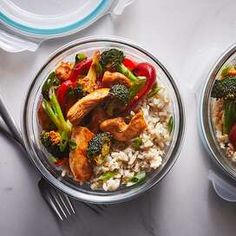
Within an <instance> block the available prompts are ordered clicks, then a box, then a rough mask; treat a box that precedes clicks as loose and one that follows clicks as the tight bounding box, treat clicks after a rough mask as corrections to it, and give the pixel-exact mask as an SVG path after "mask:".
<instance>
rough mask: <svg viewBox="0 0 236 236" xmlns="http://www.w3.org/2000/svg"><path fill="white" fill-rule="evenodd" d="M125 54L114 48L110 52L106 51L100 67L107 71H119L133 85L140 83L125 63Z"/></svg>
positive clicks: (102, 55) (102, 56)
mask: <svg viewBox="0 0 236 236" xmlns="http://www.w3.org/2000/svg"><path fill="white" fill-rule="evenodd" d="M123 60H124V53H123V52H122V51H121V50H118V49H116V48H112V49H110V50H108V51H104V52H103V53H102V54H101V58H100V65H101V66H102V67H103V68H104V69H107V70H111V71H119V72H120V73H122V74H124V75H125V76H126V77H128V78H129V79H130V80H131V81H132V82H133V84H137V83H139V80H140V79H139V78H138V77H136V76H135V75H134V74H133V73H132V72H131V71H130V70H129V69H128V68H127V67H126V66H125V65H124V64H123V63H122V61H123Z"/></svg>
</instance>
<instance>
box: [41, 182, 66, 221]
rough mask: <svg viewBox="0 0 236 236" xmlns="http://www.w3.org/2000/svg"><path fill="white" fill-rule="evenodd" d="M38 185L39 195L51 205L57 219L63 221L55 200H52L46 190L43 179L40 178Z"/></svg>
mask: <svg viewBox="0 0 236 236" xmlns="http://www.w3.org/2000/svg"><path fill="white" fill-rule="evenodd" d="M38 186H39V190H40V193H41V196H42V197H43V198H44V200H45V201H46V202H47V204H48V205H49V207H51V209H52V210H53V211H54V212H55V213H56V214H57V216H58V217H59V219H60V220H61V221H63V217H62V215H61V213H60V211H59V210H58V207H57V206H56V204H55V201H53V200H52V197H51V194H49V192H48V191H47V189H46V187H45V185H44V183H43V181H41V180H40V181H39V183H38Z"/></svg>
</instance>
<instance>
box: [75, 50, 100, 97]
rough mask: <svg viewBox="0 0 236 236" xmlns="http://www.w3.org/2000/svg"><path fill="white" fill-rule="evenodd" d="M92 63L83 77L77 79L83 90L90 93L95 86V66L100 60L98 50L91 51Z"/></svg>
mask: <svg viewBox="0 0 236 236" xmlns="http://www.w3.org/2000/svg"><path fill="white" fill-rule="evenodd" d="M92 60H93V61H92V64H91V66H90V68H89V71H88V74H87V75H86V76H85V77H84V78H81V79H79V80H78V83H79V84H80V85H81V87H82V88H83V90H84V91H86V92H88V93H91V92H93V91H94V90H95V89H96V87H97V84H96V80H97V67H98V63H99V60H100V52H99V51H95V52H94V53H93V59H92Z"/></svg>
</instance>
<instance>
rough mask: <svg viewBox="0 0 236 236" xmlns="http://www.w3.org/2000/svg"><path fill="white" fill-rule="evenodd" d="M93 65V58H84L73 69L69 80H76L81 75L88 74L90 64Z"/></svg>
mask: <svg viewBox="0 0 236 236" xmlns="http://www.w3.org/2000/svg"><path fill="white" fill-rule="evenodd" d="M91 65H92V59H91V58H90V59H89V58H87V59H84V60H82V61H81V62H79V63H77V64H75V66H74V68H73V71H72V73H71V75H70V78H69V80H71V81H73V82H74V81H76V80H77V78H78V76H79V75H84V74H87V72H88V70H89V68H90V66H91Z"/></svg>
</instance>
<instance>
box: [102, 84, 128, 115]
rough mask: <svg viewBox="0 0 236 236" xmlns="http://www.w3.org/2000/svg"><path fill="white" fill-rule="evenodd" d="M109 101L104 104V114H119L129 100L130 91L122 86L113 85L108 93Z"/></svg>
mask: <svg viewBox="0 0 236 236" xmlns="http://www.w3.org/2000/svg"><path fill="white" fill-rule="evenodd" d="M109 95H110V99H109V100H108V101H107V103H106V112H107V114H108V115H109V116H113V115H114V114H116V115H117V114H119V113H120V112H122V111H123V110H124V108H125V107H126V105H127V104H128V102H129V99H130V90H129V89H128V88H127V87H126V86H125V85H122V84H115V85H113V86H112V87H111V89H110V91H109Z"/></svg>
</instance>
